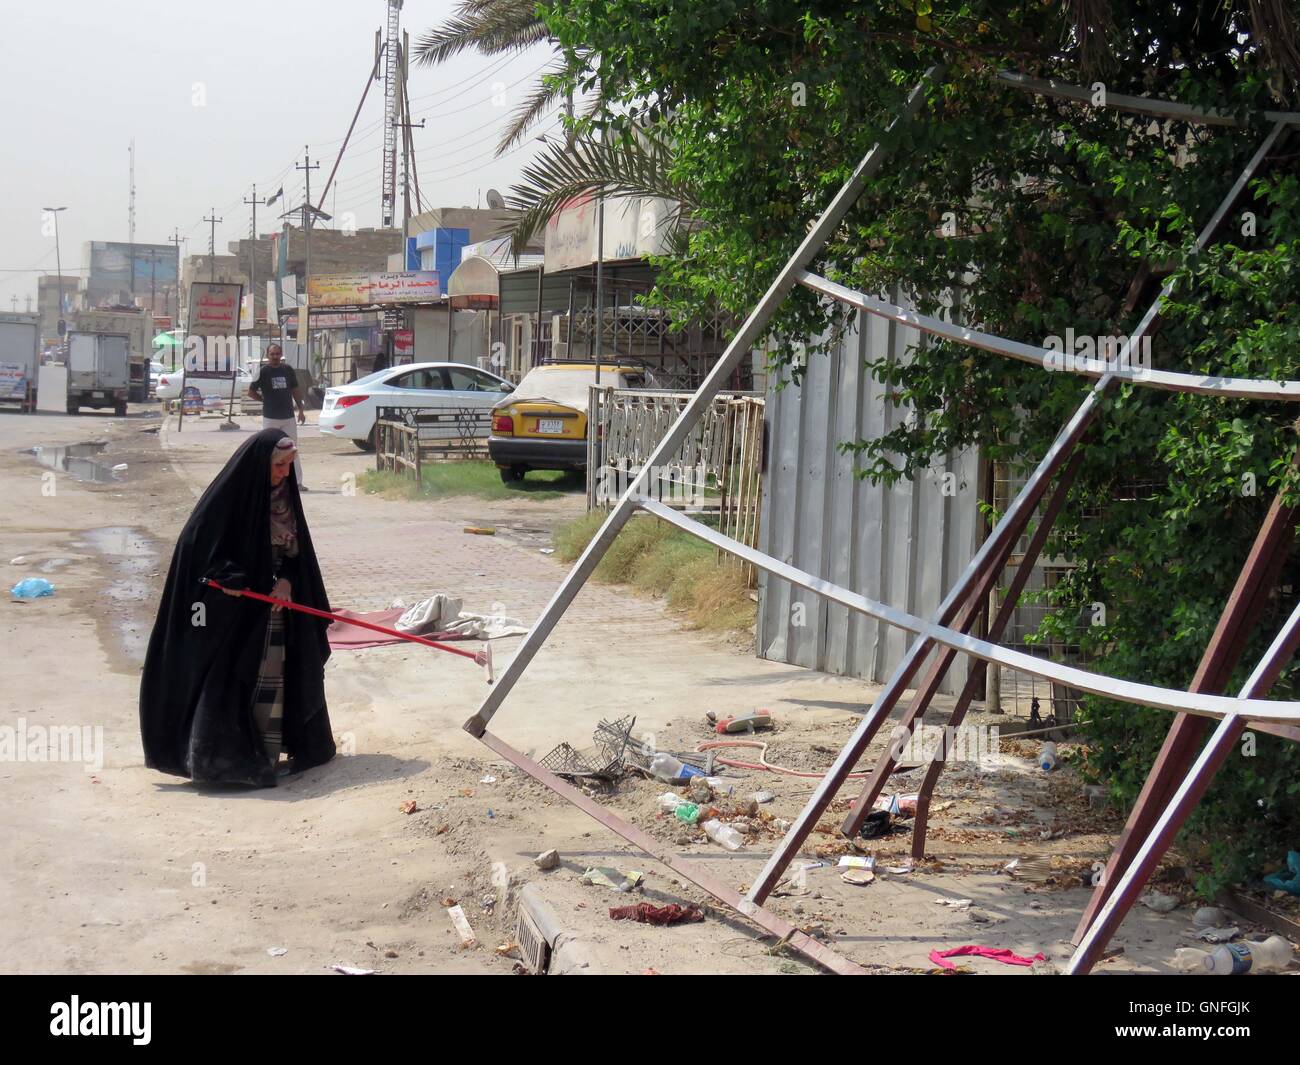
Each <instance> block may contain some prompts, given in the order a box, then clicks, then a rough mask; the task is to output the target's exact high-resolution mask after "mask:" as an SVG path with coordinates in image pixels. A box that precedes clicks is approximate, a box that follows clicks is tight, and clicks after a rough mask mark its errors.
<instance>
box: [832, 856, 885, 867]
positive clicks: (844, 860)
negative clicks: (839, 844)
mask: <svg viewBox="0 0 1300 1065" xmlns="http://www.w3.org/2000/svg"><path fill="white" fill-rule="evenodd" d="M837 864H838V865H839V866H840V868H842V869H874V868H875V867H876V859H875V858H874V857H873V856H870V855H861V854H842V855H840V860H839V862H838V863H837Z"/></svg>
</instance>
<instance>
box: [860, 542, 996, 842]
mask: <svg viewBox="0 0 1300 1065" xmlns="http://www.w3.org/2000/svg"><path fill="white" fill-rule="evenodd" d="M1014 547H1015V541H1008V542H1007V544H1006V545H1005V547H1004V548H1003V549H1002V551H1001V552H1000V553H999V555H998V557H997V558H996V560H990V565H989V566H988V568H987V569H985V570H984V571H983V572H982V574H981V575H980V577H979V579H978V580H977V581H976V583H975V584H974V585H973V586H972V588H971V591H970V593H969V595H968V596H967V598H966V600H965V601H964V602H963V603H962V604H961V608H960V610H958V612H957V616H956V617H955V618H954V619H953V624H952V627H953V628H954V629H956V630H957V631H958V632H970V631H971V629H972V628H974V626H975V623H976V621H978V620H979V617H980V614H981V611H982V609H983V607H984V604H985V603H986V602H987V601H988V595H989V593H990V592H991V591H992V590H993V588H994V587H995V586H996V584H997V581H998V577H999V576H1000V575H1001V573H1002V571H1003V570H1004V569H1005V568H1006V565H1007V558H1008V557H1009V556H1010V554H1011V551H1012V550H1013V549H1014ZM984 638H985V639H987V640H988V641H989V642H990V643H995V642H997V637H996V636H992V635H988V634H986V635H985V637H984ZM956 657H957V652H956V650H954V649H953V648H951V647H944V648H940V649H939V650H938V652H937V653H936V654H935V656H934V660H933V661H932V662H931V663H930V668H929V669H927V670H926V672H925V676H923V677H922V678H921V683H920V684H918V685H917V688H916V693H915V694H914V695H913V696H912V701H911V702H910V703H908V706H907V709H906V710H905V711H904V712H903V716H902V718H901V719H900V720H899V722H898V724H897V725H895V726H894V734H893V738H892V742H891V743H890V744H889V746H888V747H886V748H885V750H884V751H882V752H881V754H880V758H879V759H878V760H877V761H876V765H875V768H874V769H872V771H871V775H870V776H869V777H868V778H867V780H866V783H865V784H863V786H862V790H861V791H860V792H859V793H858V797H857V799H856V800H854V803H853V806H852V807H850V809H849V812H848V814H846V815H845V818H844V821H843V823H842V824H841V825H840V831H841V832H843V833H844V835H846V836H848V837H850V838H852V837H853V836H856V835H857V834H858V830H859V829H861V828H862V823H863V822H864V821H865V820H866V819H867V815H868V814H869V813H871V808H872V806H873V805H874V803H875V801H876V798H877V797H878V796H879V795H880V791H881V789H882V788H883V787H884V786H885V783H886V782H887V781H888V780H889V777H890V774H892V773H893V772H894V769H895V768H896V767H897V766H898V754H897V752H898V750H899V744H898V740H899V739H900V738H901V736H900V735H899V732H900V730H906V731H907V733H908V734H909V735H911V734H914V733H915V730H916V726H917V723H918V722H920V721H922V720H923V719H924V718H925V712H926V710H928V709H929V707H930V703H931V701H932V700H933V699H934V697H935V694H936V693H937V692H938V691H939V685H940V684H941V683H942V682H943V678H944V676H945V675H947V673H948V670H949V669H950V668H951V667H952V663H953V660H954V659H956ZM977 668H979V667H977V666H975V665H973V664H972V669H977Z"/></svg>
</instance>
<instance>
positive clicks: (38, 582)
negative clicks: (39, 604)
mask: <svg viewBox="0 0 1300 1065" xmlns="http://www.w3.org/2000/svg"><path fill="white" fill-rule="evenodd" d="M9 594H10V595H12V596H15V597H17V598H18V599H39V598H41V596H43V595H53V594H54V585H52V584H51V583H50V582H49V581H47V580H46V579H45V578H44V577H28V578H27V579H26V580H21V581H19V582H18V583H17V584H15V585H14V586H13V587H12V588H10V589H9Z"/></svg>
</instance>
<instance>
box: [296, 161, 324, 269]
mask: <svg viewBox="0 0 1300 1065" xmlns="http://www.w3.org/2000/svg"><path fill="white" fill-rule="evenodd" d="M293 168H294V169H295V170H301V171H303V172H304V174H305V176H306V179H307V195H306V198H305V199H304V200H303V201H302V228H303V229H304V230H305V232H306V237H307V274H306V276H305V277H304V278H303V290H304V292H305V291H306V288H307V279H308V278H310V277H311V223H312V218H313V216H314V214H315V212H314V211H313V210H312V206H311V172H312V171H313V170H319V169H320V163H313V162H312V161H311V145H310V144H304V145H303V146H302V162H301V163H294V164H293Z"/></svg>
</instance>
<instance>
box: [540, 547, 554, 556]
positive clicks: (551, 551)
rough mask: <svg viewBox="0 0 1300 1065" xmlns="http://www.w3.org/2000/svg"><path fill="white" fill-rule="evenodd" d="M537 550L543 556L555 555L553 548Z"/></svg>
mask: <svg viewBox="0 0 1300 1065" xmlns="http://www.w3.org/2000/svg"><path fill="white" fill-rule="evenodd" d="M537 550H538V551H540V552H541V553H542V554H543V555H553V554H555V548H553V547H539V548H538V549H537Z"/></svg>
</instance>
